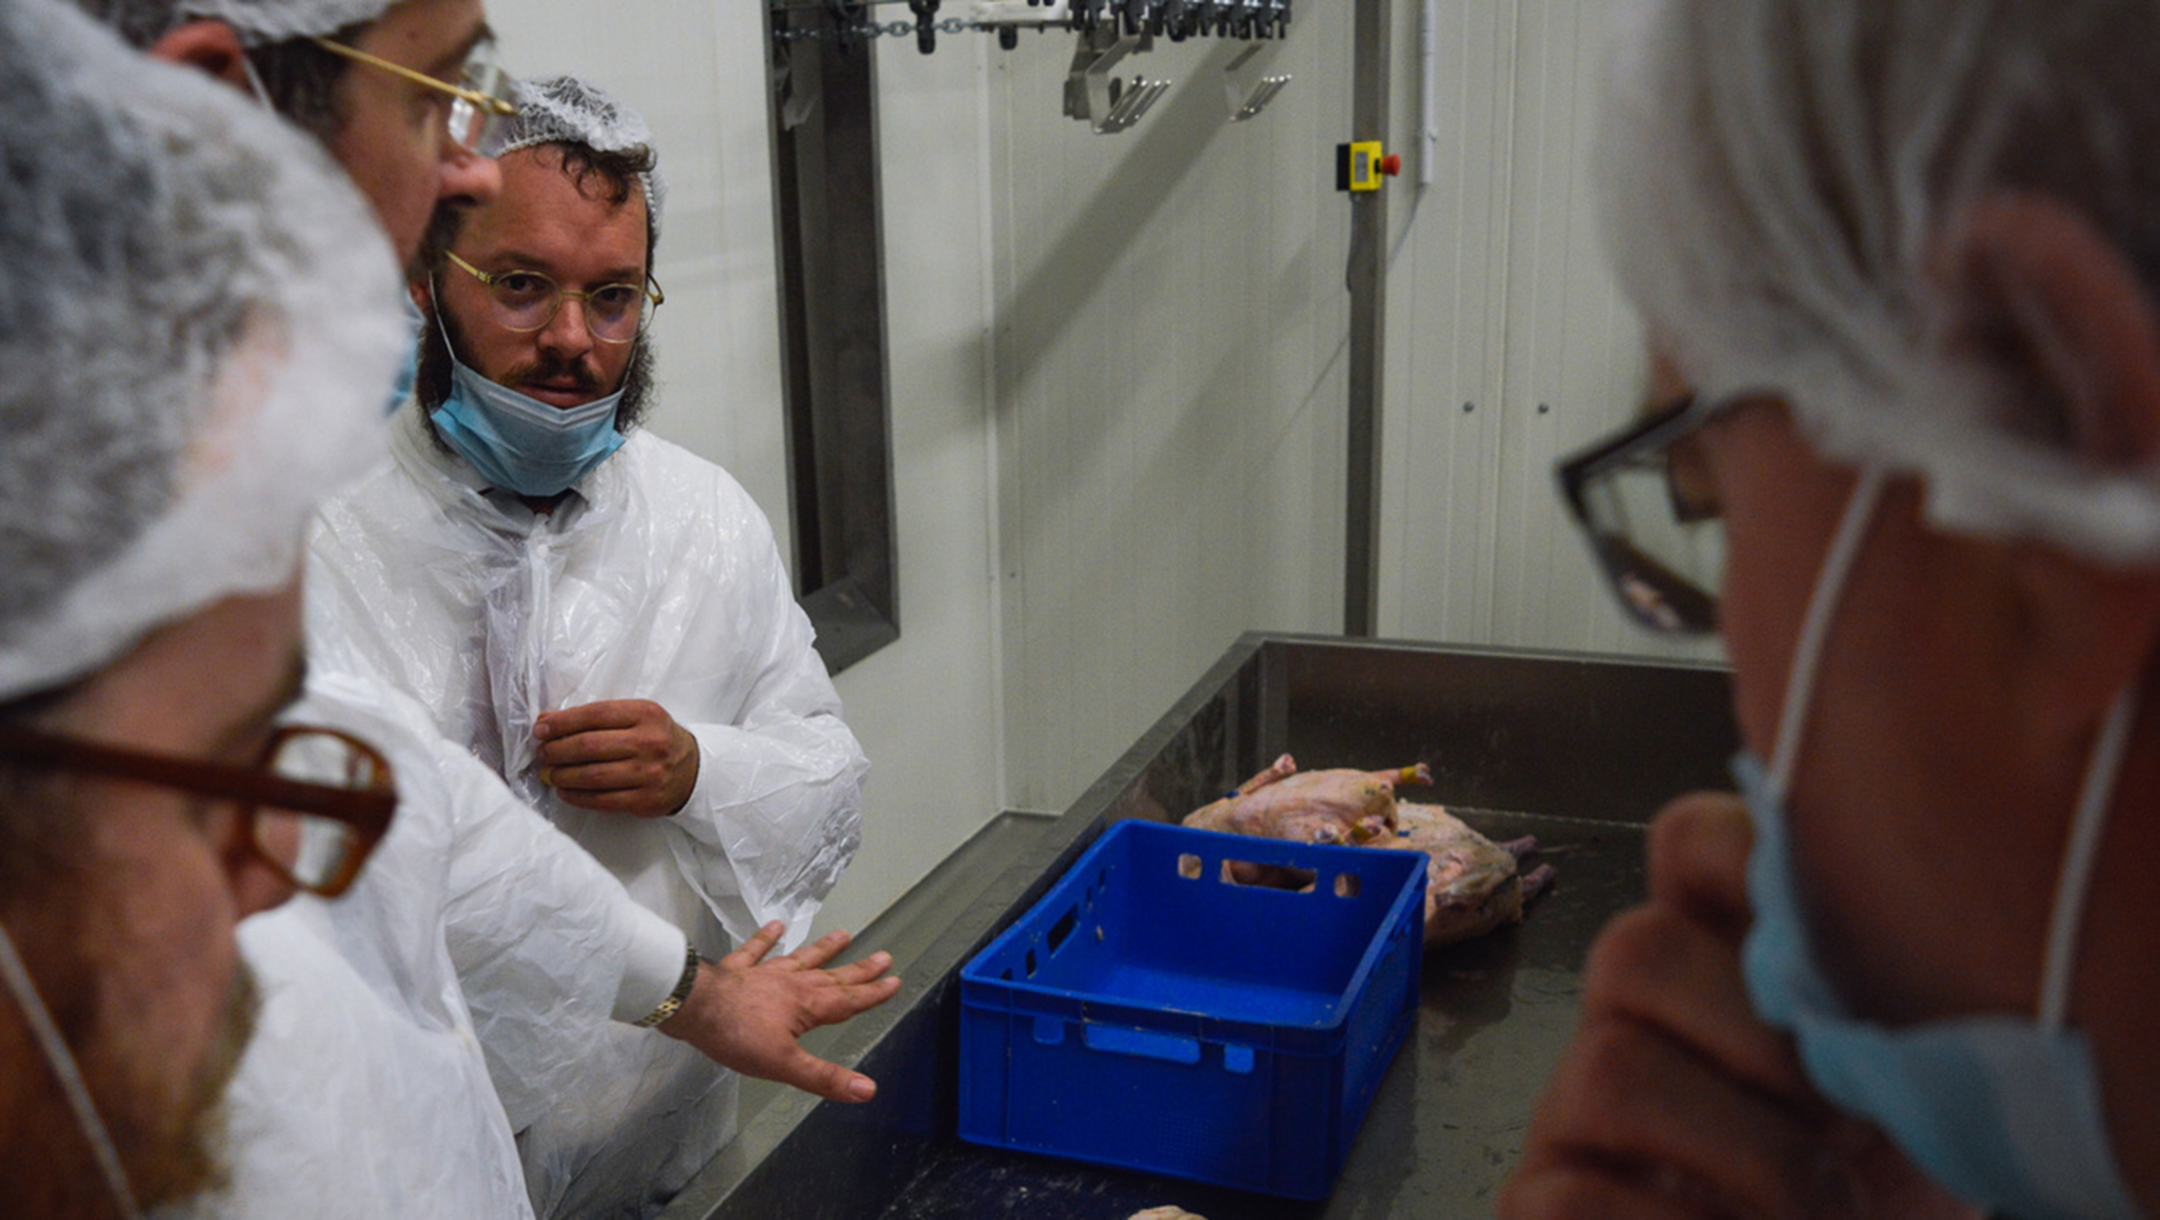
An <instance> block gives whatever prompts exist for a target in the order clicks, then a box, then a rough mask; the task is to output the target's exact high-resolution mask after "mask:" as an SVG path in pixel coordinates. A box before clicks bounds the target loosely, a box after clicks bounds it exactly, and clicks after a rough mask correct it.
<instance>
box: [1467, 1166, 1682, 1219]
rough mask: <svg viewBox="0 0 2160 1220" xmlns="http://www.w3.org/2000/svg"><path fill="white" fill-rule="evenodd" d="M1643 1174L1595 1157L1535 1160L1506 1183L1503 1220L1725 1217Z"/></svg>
mask: <svg viewBox="0 0 2160 1220" xmlns="http://www.w3.org/2000/svg"><path fill="white" fill-rule="evenodd" d="M1637 1177H1638V1175H1636V1174H1634V1173H1631V1172H1627V1171H1624V1170H1614V1169H1610V1168H1608V1167H1606V1166H1603V1165H1598V1164H1595V1163H1584V1164H1578V1163H1574V1162H1568V1161H1558V1162H1554V1163H1550V1164H1544V1163H1541V1164H1531V1163H1529V1162H1528V1161H1527V1160H1526V1161H1525V1163H1524V1165H1523V1167H1522V1169H1521V1170H1520V1171H1518V1172H1517V1173H1516V1174H1515V1176H1514V1177H1511V1178H1509V1179H1508V1180H1507V1182H1506V1183H1504V1184H1503V1185H1502V1186H1501V1188H1500V1205H1499V1210H1498V1212H1497V1215H1498V1217H1499V1220H1724V1216H1723V1213H1721V1212H1718V1211H1716V1210H1714V1209H1712V1208H1709V1207H1706V1206H1704V1205H1702V1204H1700V1203H1698V1202H1696V1201H1693V1200H1689V1199H1687V1198H1686V1197H1685V1196H1684V1194H1683V1193H1681V1192H1675V1191H1663V1192H1661V1191H1658V1190H1654V1189H1652V1188H1650V1187H1648V1186H1645V1185H1643V1184H1641V1183H1640V1182H1639V1181H1637Z"/></svg>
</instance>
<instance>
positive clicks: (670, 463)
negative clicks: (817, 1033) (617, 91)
mask: <svg viewBox="0 0 2160 1220" xmlns="http://www.w3.org/2000/svg"><path fill="white" fill-rule="evenodd" d="M516 98H517V102H518V109H519V114H518V117H517V119H516V120H514V121H513V123H512V127H511V133H510V137H509V139H508V141H507V144H506V147H505V151H504V152H503V154H502V156H501V157H500V162H499V163H500V165H501V171H502V177H503V189H502V190H501V192H500V193H499V194H498V195H497V196H496V197H495V198H494V199H493V200H491V201H490V202H488V203H486V204H483V205H480V206H478V207H475V208H472V209H470V210H468V211H466V212H464V213H462V214H461V215H460V216H459V218H458V220H459V223H458V224H457V226H456V227H455V228H454V229H452V230H448V231H446V232H442V233H438V234H437V235H435V237H434V238H431V245H430V249H429V250H428V252H427V253H426V254H425V255H424V256H423V260H422V261H423V267H422V272H421V274H419V275H417V276H416V277H415V278H414V279H413V282H412V285H411V288H412V294H413V298H414V300H415V301H416V302H417V303H418V304H419V305H420V306H421V308H422V309H423V311H425V312H426V314H427V315H428V320H427V323H426V325H425V326H424V327H423V330H422V346H421V353H420V360H419V369H418V378H417V381H416V383H415V396H414V398H413V399H411V400H409V401H408V402H407V403H406V404H405V405H404V406H403V407H402V408H401V409H400V410H399V411H398V412H397V414H396V416H395V417H394V418H393V420H392V422H391V441H390V446H391V456H392V461H391V462H390V464H388V465H387V466H384V467H381V468H378V469H377V470H376V472H375V473H374V474H372V475H371V476H370V477H368V478H367V479H365V480H363V481H361V482H360V483H358V484H356V485H355V486H353V487H352V488H350V489H348V490H346V491H345V492H344V493H343V494H341V495H339V496H337V497H335V498H334V499H333V500H332V501H331V502H329V503H328V504H326V505H325V507H324V511H323V514H322V517H321V523H320V525H319V527H318V529H317V531H316V533H315V536H314V539H313V542H312V549H311V557H310V565H309V576H308V597H309V606H308V613H309V628H310V631H309V638H310V645H311V647H312V649H313V652H312V657H313V659H314V660H315V661H316V662H317V663H318V664H319V665H321V666H323V667H324V668H326V669H336V670H340V671H343V672H349V673H354V674H357V675H360V676H362V677H364V678H365V679H366V680H368V681H371V682H376V683H380V684H383V685H386V686H389V687H392V688H395V689H398V690H401V691H404V692H405V693H407V694H409V695H411V696H413V697H415V698H417V699H418V700H419V702H420V703H422V704H423V705H425V706H426V707H427V709H428V711H429V712H430V714H431V715H432V717H433V719H434V721H435V723H436V725H437V727H439V728H440V729H441V731H442V732H443V733H444V734H446V735H447V736H449V737H450V738H451V739H452V740H455V741H457V742H460V743H463V744H465V745H467V746H468V747H469V748H470V749H471V750H472V752H473V753H474V754H475V755H477V756H478V757H479V758H480V759H482V760H484V761H485V762H486V764H487V765H488V766H489V767H491V768H493V769H494V770H495V771H496V772H497V773H498V774H499V775H500V776H501V777H502V778H503V779H504V780H506V781H508V782H509V783H510V785H511V786H512V787H513V788H514V789H516V790H517V791H518V793H519V794H520V795H521V796H523V797H524V798H526V799H527V800H528V801H530V802H531V803H532V804H533V805H534V807H536V808H538V809H539V810H540V811H541V812H542V813H543V814H545V815H546V816H547V818H548V819H549V820H550V821H552V822H553V823H554V824H555V826H556V827H558V828H559V829H561V830H562V831H564V832H565V833H567V834H568V835H569V836H570V837H571V838H573V839H575V840H576V841H578V842H579V843H581V844H583V845H584V846H585V847H586V848H587V849H588V850H590V851H591V852H592V854H593V856H594V857H596V858H597V859H599V860H600V861H603V862H605V863H606V865H607V867H608V868H609V870H610V871H612V872H613V873H614V874H615V875H616V877H618V878H620V879H621V881H622V883H623V884H624V885H626V886H627V887H628V888H629V890H630V892H631V894H632V896H633V897H635V898H637V899H638V900H639V901H640V902H642V903H644V904H645V905H646V906H647V907H648V908H650V909H651V910H653V911H655V912H658V913H659V914H660V915H662V916H665V917H666V918H667V919H668V920H670V921H671V922H673V923H675V924H676V925H677V926H678V927H681V928H683V929H684V930H685V931H687V932H688V933H689V934H690V938H691V941H692V943H693V944H694V945H695V946H696V948H697V949H699V950H701V951H702V952H704V953H705V954H707V955H709V956H714V957H717V956H719V955H721V954H723V953H726V952H727V951H728V949H729V946H730V945H731V944H754V943H758V942H759V941H760V940H761V939H766V938H772V937H778V936H781V935H783V934H784V935H785V936H786V937H787V938H788V943H794V942H799V941H800V940H801V939H802V937H803V935H804V933H805V932H806V931H807V929H808V927H809V925H810V921H811V919H812V917H813V916H814V915H815V913H816V911H817V909H818V906H819V904H820V903H821V902H822V901H823V899H824V898H825V896H826V894H827V893H828V892H829V891H830V890H831V888H832V886H833V884H834V882H835V881H837V880H838V878H839V875H840V872H841V870H842V869H843V868H844V867H845V866H846V865H847V863H848V861H849V860H850V859H851V858H852V857H853V855H854V852H855V849H856V846H857V844H858V843H859V842H860V838H861V831H860V821H861V818H860V813H859V808H860V793H861V785H862V780H863V776H864V773H865V771H866V770H867V767H868V764H867V763H866V762H865V760H864V758H863V754H862V751H861V748H860V747H859V746H858V745H857V744H856V741H855V738H854V736H853V735H852V734H851V733H850V732H849V731H848V728H847V726H846V725H845V724H844V723H842V721H841V718H840V700H839V697H838V695H837V694H836V693H835V691H834V690H833V686H832V682H831V680H830V678H829V677H828V676H827V675H826V672H825V668H824V665H823V663H822V662H821V661H820V660H819V658H818V656H817V653H816V652H815V651H814V650H813V649H812V647H811V638H812V632H811V628H810V624H809V621H808V619H807V617H806V616H805V615H804V614H803V612H802V610H801V609H800V608H799V607H798V606H797V605H796V603H795V599H794V596H793V593H792V589H791V587H790V584H789V581H788V579H787V575H786V572H785V570H784V568H783V567H782V564H781V561H780V555H779V551H778V548H777V547H776V546H775V544H774V541H773V536H772V530H771V527H770V526H769V525H768V523H767V522H766V519H765V516H764V514H763V513H762V512H760V511H759V510H758V508H757V506H756V504H755V503H754V502H752V501H751V499H750V497H749V496H748V495H747V494H746V493H745V492H744V491H743V489H742V487H741V486H740V485H739V484H737V483H736V482H735V480H734V479H733V478H731V477H730V476H729V475H728V474H727V473H726V472H725V471H722V470H721V469H720V468H718V467H717V466H714V465H712V464H711V463H709V462H706V461H704V460H702V459H700V458H697V457H695V456H693V455H691V454H689V453H687V452H685V451H683V450H682V449H679V448H677V447H676V446H674V445H671V444H669V443H667V442H666V441H663V440H661V439H659V438H658V437H656V436H653V435H652V434H651V433H650V432H649V431H647V430H645V429H644V428H642V427H640V422H641V420H642V418H643V416H644V413H645V411H646V410H647V408H648V407H649V406H650V405H651V386H652V375H651V366H652V340H651V335H650V331H649V323H650V321H651V319H652V316H653V312H654V311H655V310H656V309H657V308H659V306H660V304H661V301H662V300H663V296H662V293H661V290H660V287H659V284H658V283H657V281H656V280H655V279H654V277H653V274H652V255H653V251H654V249H655V243H656V241H657V238H658V235H659V232H660V227H661V219H662V211H663V197H664V193H663V190H662V186H661V182H660V178H659V174H658V167H657V165H656V160H655V155H654V152H653V148H652V141H651V136H650V134H649V132H648V131H647V130H646V128H645V125H644V123H643V121H642V120H641V119H640V118H639V117H638V116H637V115H636V114H635V113H633V112H632V111H630V110H629V109H628V108H627V107H625V106H623V105H622V104H621V103H620V102H618V101H616V100H615V99H613V98H611V97H609V96H608V95H607V94H605V93H603V92H602V91H600V90H599V89H597V88H595V87H593V86H591V85H590V84H587V83H585V82H583V81H580V80H577V79H575V78H570V77H561V78H555V79H551V80H544V81H537V82H526V83H523V84H521V85H520V86H519V87H518V89H517V93H516ZM438 239H439V240H438ZM699 406H700V409H705V410H715V409H722V407H723V404H721V403H718V402H707V403H701V404H699ZM466 982H467V990H468V994H469V995H470V996H471V997H472V1002H473V1005H474V1008H475V1011H476V1014H477V1015H479V1016H480V1018H481V1033H482V1039H483V1043H484V1044H485V1046H486V1049H487V1051H488V1058H489V1064H490V1067H491V1070H492V1072H493V1076H494V1080H495V1084H496V1087H497V1090H498V1092H499V1093H500V1094H501V1096H502V1099H503V1104H504V1107H505V1109H506V1110H507V1111H508V1112H509V1115H510V1119H511V1124H512V1127H513V1128H514V1129H515V1130H516V1131H517V1132H518V1150H519V1154H520V1156H521V1157H522V1158H523V1161H524V1166H525V1174H526V1180H527V1183H528V1185H529V1186H530V1188H531V1192H532V1197H533V1201H534V1204H535V1207H536V1210H537V1211H538V1212H539V1214H540V1215H542V1216H600V1215H620V1214H641V1213H649V1212H650V1211H651V1210H653V1208H654V1207H655V1205H656V1204H658V1203H659V1202H662V1201H664V1200H666V1199H667V1198H668V1197H669V1196H670V1195H671V1194H672V1193H673V1192H674V1191H675V1190H677V1189H678V1188H680V1186H681V1185H682V1184H683V1183H684V1182H685V1181H686V1180H687V1179H688V1177H689V1176H690V1175H691V1174H692V1173H694V1172H695V1171H696V1170H697V1169H698V1168H699V1167H701V1166H702V1165H703V1164H704V1163H705V1162H706V1161H708V1160H709V1159H710V1158H711V1157H712V1155H713V1154H714V1153H715V1152H716V1151H717V1150H718V1149H719V1148H720V1146H721V1144H722V1143H723V1142H725V1141H726V1140H727V1139H728V1138H729V1137H730V1135H731V1133H732V1130H733V1126H734V1118H735V1093H736V1079H735V1076H734V1075H733V1073H732V1072H728V1071H724V1070H721V1069H720V1068H718V1067H716V1066H715V1065H714V1064H713V1063H712V1062H708V1061H707V1060H705V1059H704V1058H702V1057H700V1056H699V1055H697V1054H696V1053H695V1052H694V1051H692V1050H690V1049H689V1048H687V1047H682V1046H675V1045H670V1044H668V1043H666V1042H664V1041H663V1040H659V1039H653V1038H650V1037H642V1036H640V1034H639V1031H636V1030H631V1029H626V1028H621V1027H616V1028H606V1027H598V1028H595V1029H593V1031H592V1036H591V1039H590V1040H589V1042H587V1043H586V1044H585V1045H583V1046H582V1047H581V1048H580V1051H581V1053H580V1054H578V1055H575V1056H568V1055H565V1054H563V1053H562V1052H561V1050H560V1049H559V1048H558V1047H556V1046H555V1045H554V1043H553V1034H554V1031H551V1030H548V1029H545V1028H535V1027H533V1026H531V1025H530V1023H527V1022H523V1021H521V1020H519V1019H517V1017H516V1009H517V1007H518V1006H519V1005H520V1004H521V1003H523V1002H524V1000H523V997H522V996H521V994H520V991H519V980H517V979H515V978H512V977H504V978H502V979H501V980H499V985H498V981H497V980H495V979H492V978H491V977H489V975H488V974H487V973H486V972H482V973H479V974H468V975H467V977H466ZM662 1028H663V1029H665V1028H666V1027H665V1026H663V1027H662ZM837 1083H838V1082H836V1085H837ZM819 1091H821V1092H825V1094H826V1095H827V1096H834V1097H843V1098H844V1097H848V1096H850V1094H849V1093H847V1092H846V1091H845V1089H844V1088H839V1087H828V1088H821V1089H820V1090H819Z"/></svg>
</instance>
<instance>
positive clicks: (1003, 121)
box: [991, 5, 1349, 809]
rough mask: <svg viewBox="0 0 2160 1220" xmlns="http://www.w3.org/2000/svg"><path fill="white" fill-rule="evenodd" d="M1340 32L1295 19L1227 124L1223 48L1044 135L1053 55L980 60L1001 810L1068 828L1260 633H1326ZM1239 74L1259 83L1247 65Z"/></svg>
mask: <svg viewBox="0 0 2160 1220" xmlns="http://www.w3.org/2000/svg"><path fill="white" fill-rule="evenodd" d="M1348 15H1349V6H1347V5H1313V6H1307V7H1304V8H1301V9H1300V10H1299V16H1298V23H1297V25H1296V27H1295V29H1294V31H1293V33H1292V35H1291V37H1290V38H1289V39H1288V40H1287V41H1286V42H1283V43H1281V44H1279V45H1274V46H1271V47H1269V48H1268V49H1267V50H1266V51H1264V52H1263V55H1265V56H1268V57H1270V58H1269V61H1268V63H1267V65H1266V68H1265V70H1266V71H1270V72H1283V71H1287V72H1289V73H1291V74H1292V76H1293V78H1294V79H1293V82H1292V84H1291V85H1290V87H1289V88H1288V89H1287V90H1286V91H1284V92H1283V93H1282V94H1281V95H1280V96H1279V97H1278V98H1277V100H1276V101H1275V102H1274V104H1273V105H1272V106H1271V107H1270V108H1269V109H1268V110H1267V111H1266V112H1265V113H1263V114H1262V115H1261V116H1260V117H1259V118H1258V119H1256V120H1254V121H1251V122H1247V123H1239V124H1232V123H1230V122H1229V121H1228V117H1229V107H1228V104H1227V100H1226V96H1225V91H1224V88H1223V83H1222V79H1221V78H1222V70H1223V66H1224V65H1225V64H1226V63H1227V62H1228V61H1229V59H1230V58H1231V56H1232V55H1233V54H1234V53H1235V50H1236V48H1235V47H1232V46H1227V45H1224V44H1221V43H1218V42H1215V41H1214V40H1194V41H1191V42H1188V43H1185V44H1172V43H1169V42H1167V41H1164V42H1160V43H1158V44H1157V46H1156V49H1155V50H1154V51H1153V52H1151V53H1149V54H1146V55H1142V56H1138V57H1136V58H1133V59H1128V60H1127V61H1126V62H1125V63H1124V64H1123V65H1121V66H1120V71H1121V72H1122V73H1124V74H1126V75H1128V76H1129V75H1131V74H1133V73H1141V74H1144V75H1146V76H1148V77H1150V78H1161V77H1166V76H1167V77H1170V78H1172V79H1173V80H1174V81H1175V82H1176V83H1175V85H1174V87H1173V88H1172V89H1171V91H1170V92H1169V93H1168V94H1167V95H1166V96H1165V97H1164V98H1163V100H1162V101H1161V102H1160V103H1158V105H1157V106H1156V108H1155V109H1154V111H1153V112H1151V113H1150V114H1148V115H1147V116H1146V117H1145V118H1144V119H1143V120H1142V121H1141V122H1140V124H1139V125H1138V126H1137V127H1135V128H1133V129H1132V130H1130V131H1128V132H1125V133H1122V134H1119V135H1111V136H1100V135H1095V134H1093V133H1091V132H1090V131H1089V130H1088V128H1087V126H1086V125H1084V124H1082V123H1080V122H1078V121H1075V120H1072V119H1068V118H1065V117H1063V116H1062V115H1061V114H1060V112H1059V102H1060V96H1061V89H1062V82H1063V80H1064V77H1065V73H1066V69H1067V66H1068V62H1069V60H1070V58H1071V53H1072V44H1073V37H1072V35H1069V34H1060V35H1053V36H1032V35H1031V36H1028V37H1025V38H1023V40H1022V43H1021V46H1020V48H1019V49H1018V50H1017V51H1014V52H1010V53H1004V54H999V55H996V57H995V58H994V59H993V69H992V70H993V75H992V86H991V97H992V105H993V119H992V131H993V136H994V141H995V143H994V148H993V161H992V164H993V171H994V172H993V181H994V182H995V184H996V189H997V191H998V192H999V193H998V196H997V200H996V218H997V237H998V254H997V264H996V268H995V270H996V276H997V303H996V312H995V316H996V318H997V349H996V351H997V376H998V394H997V403H998V441H999V454H1000V457H999V462H998V478H999V489H998V493H999V513H998V516H999V524H1000V549H999V554H1000V558H1001V561H1002V562H1001V564H1000V576H1001V583H1002V586H1003V596H1002V605H1003V637H1004V682H1005V690H1006V696H1005V698H1006V708H1007V712H1006V716H1007V725H1008V732H1007V743H1008V764H1007V775H1008V778H1009V783H1010V791H1011V792H1012V794H1013V796H1014V798H1015V800H1016V801H1017V802H1018V803H1020V804H1023V805H1027V806H1031V807H1038V808H1044V809H1058V808H1062V807H1064V805H1066V804H1067V803H1069V802H1070V801H1071V800H1072V799H1073V798H1075V797H1076V796H1078V794H1079V792H1080V791H1081V789H1082V788H1083V787H1084V786H1085V785H1086V784H1087V783H1088V782H1089V781H1091V780H1092V779H1093V778H1094V777H1095V776H1096V775H1097V774H1099V773H1100V772H1101V771H1102V770H1103V768H1104V767H1105V766H1107V765H1108V764H1109V763H1110V762H1111V761H1112V760H1114V759H1115V758H1116V756H1117V754H1118V753H1119V752H1120V751H1121V750H1122V749H1123V748H1124V747H1125V746H1126V745H1128V744H1130V743H1131V741H1132V740H1133V739H1134V738H1135V737H1137V736H1138V735H1139V734H1140V733H1141V732H1142V731H1144V730H1145V729H1146V728H1147V726H1148V725H1149V724H1150V723H1152V722H1153V720H1154V719H1155V718H1156V717H1157V716H1159V715H1160V714H1161V713H1162V712H1163V711H1164V710H1166V709H1167V708H1168V706H1169V705H1170V703H1171V702H1172V701H1173V700H1174V699H1175V698H1176V697H1177V696H1178V695H1180V694H1182V693H1183V692H1184V690H1185V689H1186V688H1187V687H1188V686H1189V685H1190V684H1191V683H1192V682H1193V680H1194V679H1196V678H1197V677H1198V676H1199V675H1200V673H1201V672H1202V670H1204V669H1205V668H1206V666H1207V665H1208V664H1209V663H1210V662H1212V661H1213V660H1214V659H1215V658H1216V657H1217V656H1219V655H1220V654H1221V652H1222V651H1223V649H1224V648H1226V647H1227V646H1228V645H1229V644H1230V643H1231V642H1232V641H1233V640H1234V639H1235V638H1236V637H1237V635H1238V634H1239V633H1240V632H1242V631H1244V630H1246V629H1248V628H1252V627H1278V628H1287V629H1301V630H1334V629H1336V628H1338V627H1339V625H1340V622H1341V609H1340V603H1341V596H1342V594H1341V579H1342V578H1341V565H1342V539H1341V534H1342V528H1343V526H1342V521H1343V501H1344V495H1343V478H1344V475H1343V466H1344V462H1345V460H1346V459H1345V455H1344V449H1343V440H1342V436H1343V427H1344V424H1343V396H1344V372H1343V368H1342V365H1341V352H1340V348H1341V345H1342V341H1343V339H1344V336H1345V335H1346V333H1347V318H1348V308H1347V297H1346V295H1345V293H1344V291H1343V287H1342V283H1343V269H1344V263H1345V259H1346V257H1347V253H1348V247H1347V242H1348V227H1349V226H1348V211H1347V208H1346V207H1345V206H1344V205H1343V204H1342V203H1341V201H1340V200H1338V199H1337V197H1336V196H1335V194H1334V189H1333V187H1334V182H1333V178H1334V168H1333V161H1332V153H1333V148H1334V144H1335V142H1336V141H1337V140H1339V139H1341V138H1343V124H1344V123H1345V122H1346V121H1347V115H1348V112H1349V105H1348V84H1349V73H1348V63H1349V42H1348V29H1349V22H1348ZM1255 66H1256V67H1258V65H1255Z"/></svg>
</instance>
